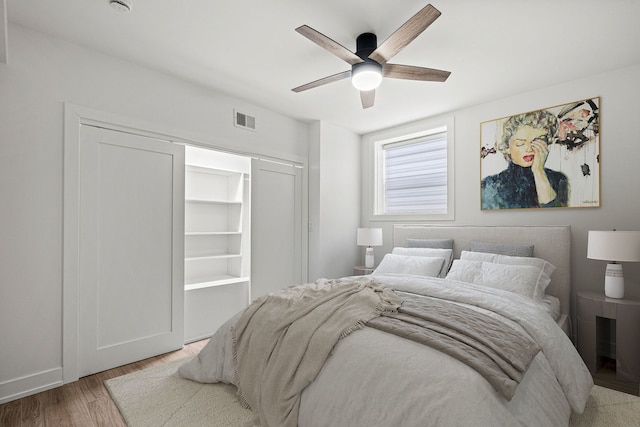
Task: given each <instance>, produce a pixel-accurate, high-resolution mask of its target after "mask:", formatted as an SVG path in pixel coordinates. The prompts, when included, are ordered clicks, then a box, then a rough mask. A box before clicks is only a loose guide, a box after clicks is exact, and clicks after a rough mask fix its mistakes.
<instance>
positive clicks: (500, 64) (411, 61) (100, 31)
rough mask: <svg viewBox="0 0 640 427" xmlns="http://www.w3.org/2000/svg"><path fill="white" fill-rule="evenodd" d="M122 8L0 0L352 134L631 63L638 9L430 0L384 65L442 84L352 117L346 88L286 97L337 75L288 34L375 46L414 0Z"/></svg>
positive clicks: (37, 18) (73, 34) (331, 61)
mask: <svg viewBox="0 0 640 427" xmlns="http://www.w3.org/2000/svg"><path fill="white" fill-rule="evenodd" d="M131 1H132V2H133V9H132V11H131V13H128V14H123V13H118V12H116V11H115V10H113V9H112V8H110V7H109V5H108V0H6V2H7V16H8V20H9V21H10V22H15V23H19V24H21V25H23V26H26V27H30V28H33V29H37V30H39V31H42V32H44V33H48V34H51V35H54V36H58V37H61V38H64V39H67V40H70V41H73V42H76V43H78V44H80V45H84V46H87V47H90V48H93V49H96V50H99V51H102V52H105V53H108V54H111V55H113V56H118V57H122V58H125V59H128V60H131V61H134V62H137V63H141V64H144V65H147V66H149V67H152V68H154V69H158V70H163V71H165V72H168V73H171V74H175V75H177V76H180V77H182V78H185V79H188V80H190V81H193V82H196V83H198V84H201V85H204V86H207V87H211V88H215V89H217V90H220V91H223V92H227V93H230V94H232V95H234V96H236V97H240V98H244V99H247V100H249V101H250V102H252V103H254V104H257V105H259V106H263V107H266V108H269V109H272V110H275V111H278V112H281V113H283V114H286V115H289V116H292V117H295V118H298V119H302V120H326V121H328V122H331V123H334V124H337V125H340V126H343V127H345V128H348V129H352V130H353V131H355V132H357V133H367V132H371V131H374V130H377V129H381V128H385V127H389V126H392V125H396V124H399V123H404V122H407V121H411V120H415V119H419V118H423V117H428V116H433V115H437V114H440V113H444V112H447V111H452V110H456V109H459V108H462V107H466V106H470V105H475V104H479V103H482V102H487V101H491V100H495V99H499V98H503V97H506V96H510V95H514V94H518V93H523V92H527V91H530V90H534V89H537V88H542V87H547V86H551V85H553V84H557V83H563V82H567V81H570V80H573V79H577V78H580V77H583V76H588V75H593V74H597V73H600V72H604V71H608V70H612V69H616V68H620V67H625V66H629V65H634V64H638V63H640V24H639V21H640V1H638V0H608V1H603V0H484V1H478V0H432V4H433V5H434V6H435V7H436V8H437V9H439V10H440V11H441V12H442V16H440V18H438V19H437V20H436V21H435V22H434V23H433V24H432V25H431V26H430V27H429V28H427V29H426V30H425V31H424V32H423V33H422V34H421V35H420V36H418V37H417V38H416V39H415V40H414V41H413V42H412V43H411V44H409V45H408V46H407V47H406V48H405V49H404V50H403V51H402V52H400V53H399V54H398V55H397V56H395V57H394V58H393V59H392V60H391V61H390V62H391V63H399V64H408V65H416V66H422V67H430V68H438V69H443V70H448V71H451V73H452V74H451V76H450V77H449V79H448V80H447V81H446V82H445V83H433V82H417V81H406V80H394V79H385V80H384V81H383V83H382V85H381V86H380V88H379V89H378V90H377V94H376V104H375V106H374V107H373V108H370V109H367V110H363V109H362V107H361V104H360V98H359V95H358V92H357V91H356V90H355V89H354V88H353V87H352V86H351V84H350V81H349V80H342V81H339V82H335V83H331V84H329V85H325V86H322V87H318V88H315V89H311V90H309V91H306V92H301V93H294V92H292V91H291V88H293V87H296V86H299V85H301V84H304V83H307V82H310V81H313V80H316V79H318V78H321V77H325V76H328V75H331V74H335V73H338V72H340V71H345V70H348V69H349V65H348V64H347V63H345V62H343V61H342V60H340V59H338V58H336V57H334V56H332V55H331V54H330V53H329V52H327V51H325V50H323V49H321V48H320V47H318V46H317V45H315V44H313V43H312V42H310V41H309V40H307V39H306V38H304V37H303V36H301V35H300V34H298V33H296V32H295V31H294V29H295V28H296V27H298V26H300V25H302V24H307V25H309V26H310V27H312V28H314V29H316V30H318V31H320V32H321V33H323V34H325V35H327V36H328V37H330V38H332V39H333V40H335V41H337V42H338V43H340V44H342V45H344V46H345V47H347V48H349V49H351V50H355V39H356V37H357V36H358V35H359V34H360V33H363V32H373V33H375V34H377V36H378V43H382V41H383V40H384V39H386V38H387V37H388V36H389V35H390V34H391V33H392V32H393V31H395V30H396V29H397V28H398V27H399V26H400V25H402V24H403V23H404V22H405V21H406V20H407V19H409V18H410V17H411V16H413V14H415V13H416V12H417V11H418V10H420V9H421V8H422V7H424V6H425V5H426V4H427V2H426V1H425V0H402V1H398V0H322V1H319V0H271V1H268V0H244V1H242V0H227V1H222V0H217V1H216V0H188V1H177V0H131ZM8 37H9V47H10V46H11V44H10V40H11V34H10V32H9V35H8ZM10 57H11V52H9V59H10ZM585 95H593V94H592V93H588V91H587V92H585ZM567 101H570V100H567Z"/></svg>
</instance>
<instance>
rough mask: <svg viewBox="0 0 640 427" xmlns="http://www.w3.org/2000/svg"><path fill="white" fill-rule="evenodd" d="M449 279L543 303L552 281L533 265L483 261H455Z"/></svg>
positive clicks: (448, 275)
mask: <svg viewBox="0 0 640 427" xmlns="http://www.w3.org/2000/svg"><path fill="white" fill-rule="evenodd" d="M447 279H451V280H458V281H461V282H467V283H475V284H477V285H482V286H488V287H492V288H497V289H503V290H505V291H510V292H514V293H516V294H520V295H524V296H526V297H529V298H531V299H533V300H536V301H541V300H542V296H543V294H541V293H540V292H539V289H545V288H546V287H547V285H549V282H550V281H551V279H550V278H549V276H548V275H547V274H546V273H545V272H544V271H543V270H542V269H540V268H538V267H535V266H532V265H506V264H496V263H492V262H483V261H469V260H455V261H454V262H453V265H452V266H451V270H450V271H449V274H447Z"/></svg>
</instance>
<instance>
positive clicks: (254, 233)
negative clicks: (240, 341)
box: [251, 159, 304, 299]
mask: <svg viewBox="0 0 640 427" xmlns="http://www.w3.org/2000/svg"><path fill="white" fill-rule="evenodd" d="M302 228H303V227H302V170H301V169H300V168H298V167H295V166H292V165H285V164H281V163H274V162H269V161H265V160H258V159H253V161H252V170H251V298H253V299H255V298H257V297H259V296H261V295H264V294H267V293H270V292H273V291H275V290H278V289H281V288H283V287H286V286H290V285H294V284H300V283H302V282H303V280H304V278H303V273H302V272H303V268H302V267H303V259H302V255H303V251H302V238H303V230H302Z"/></svg>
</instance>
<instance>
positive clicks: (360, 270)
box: [353, 265, 376, 276]
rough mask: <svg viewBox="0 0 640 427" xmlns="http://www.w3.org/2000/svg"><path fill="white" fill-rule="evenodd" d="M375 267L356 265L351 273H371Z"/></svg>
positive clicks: (357, 274) (358, 274) (355, 274)
mask: <svg viewBox="0 0 640 427" xmlns="http://www.w3.org/2000/svg"><path fill="white" fill-rule="evenodd" d="M375 269H376V268H375V267H371V268H369V267H365V266H364V265H358V266H355V267H353V275H354V276H362V275H364V274H371V273H373V270H375Z"/></svg>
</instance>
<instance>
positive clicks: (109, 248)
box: [78, 125, 184, 376]
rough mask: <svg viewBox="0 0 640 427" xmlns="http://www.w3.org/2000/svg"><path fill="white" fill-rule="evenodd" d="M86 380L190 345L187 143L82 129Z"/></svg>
mask: <svg viewBox="0 0 640 427" xmlns="http://www.w3.org/2000/svg"><path fill="white" fill-rule="evenodd" d="M80 135H81V142H80V159H79V160H80V165H79V177H80V188H79V196H80V197H79V199H80V214H79V218H80V225H79V233H80V236H79V270H80V271H79V289H78V293H79V295H78V298H79V299H78V302H79V318H78V324H79V336H78V365H79V366H78V367H79V374H80V376H84V375H88V374H92V373H95V372H99V371H102V370H105V369H109V368H113V367H115V366H120V365H123V364H126V363H130V362H133V361H137V360H141V359H143V358H146V357H150V356H154V355H157V354H161V353H164V352H167V351H171V350H175V349H178V348H181V347H182V343H183V325H184V308H183V305H184V304H183V301H184V290H183V271H184V267H183V257H184V240H183V239H184V237H183V232H184V231H183V230H184V147H182V146H179V145H174V144H172V143H170V142H167V141H161V140H157V139H153V138H148V137H144V136H139V135H133V134H130V133H125V132H119V131H114V130H108V129H102V128H96V127H92V126H84V125H83V126H82V128H81V134H80Z"/></svg>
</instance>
